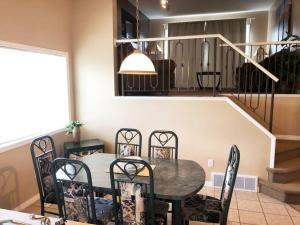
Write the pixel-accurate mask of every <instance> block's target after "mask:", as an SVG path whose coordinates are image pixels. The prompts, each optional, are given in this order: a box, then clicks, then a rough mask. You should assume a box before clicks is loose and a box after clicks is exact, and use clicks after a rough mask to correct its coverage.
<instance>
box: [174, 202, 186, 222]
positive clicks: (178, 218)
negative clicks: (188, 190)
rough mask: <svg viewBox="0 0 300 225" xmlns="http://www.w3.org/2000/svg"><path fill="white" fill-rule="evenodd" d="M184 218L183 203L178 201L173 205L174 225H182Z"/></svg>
mask: <svg viewBox="0 0 300 225" xmlns="http://www.w3.org/2000/svg"><path fill="white" fill-rule="evenodd" d="M182 224H183V218H182V212H181V201H180V200H176V201H173V204H172V225H182Z"/></svg>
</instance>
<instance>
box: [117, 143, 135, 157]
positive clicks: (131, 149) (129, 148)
mask: <svg viewBox="0 0 300 225" xmlns="http://www.w3.org/2000/svg"><path fill="white" fill-rule="evenodd" d="M120 155H121V156H134V155H136V151H135V145H131V144H121V145H120Z"/></svg>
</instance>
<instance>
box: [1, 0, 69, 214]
mask: <svg viewBox="0 0 300 225" xmlns="http://www.w3.org/2000/svg"><path fill="white" fill-rule="evenodd" d="M70 4H71V0H51V1H48V0H26V1H21V0H1V1H0V40H2V41H9V42H16V43H21V44H26V45H32V46H38V47H42V48H50V49H55V50H60V51H67V52H70V49H71V42H70V23H71V18H70V15H71V7H70V6H71V5H70ZM54 91H55V90H54ZM32 104H34V101H33V103H32ZM20 111H21V109H20ZM41 113H42V112H41ZM65 139H67V137H66V136H65V135H64V134H63V133H62V134H59V135H55V136H54V140H55V143H56V144H57V145H58V147H59V149H60V150H61V148H62V142H63V141H64V140H65ZM0 171H1V172H0V174H1V175H0V187H1V190H0V208H7V209H13V208H15V207H16V206H18V205H19V204H21V203H23V202H24V201H26V200H28V199H30V198H31V197H33V196H34V195H36V194H37V193H38V192H37V185H36V182H35V177H34V171H33V166H32V160H31V158H30V152H29V145H25V146H22V147H19V148H17V149H12V150H10V151H7V152H5V153H1V154H0ZM4 171H5V172H4ZM2 175H4V176H2Z"/></svg>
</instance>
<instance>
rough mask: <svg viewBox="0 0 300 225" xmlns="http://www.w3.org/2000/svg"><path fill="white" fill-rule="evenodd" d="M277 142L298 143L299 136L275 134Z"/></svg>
mask: <svg viewBox="0 0 300 225" xmlns="http://www.w3.org/2000/svg"><path fill="white" fill-rule="evenodd" d="M276 138H277V140H289V141H300V136H297V135H281V134H278V135H277V134H276Z"/></svg>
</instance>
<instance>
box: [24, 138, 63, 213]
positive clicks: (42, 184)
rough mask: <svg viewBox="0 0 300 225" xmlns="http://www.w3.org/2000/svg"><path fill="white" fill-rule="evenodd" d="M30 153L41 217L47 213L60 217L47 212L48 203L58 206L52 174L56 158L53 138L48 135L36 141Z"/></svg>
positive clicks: (33, 142) (32, 144)
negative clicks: (38, 195) (46, 205)
mask: <svg viewBox="0 0 300 225" xmlns="http://www.w3.org/2000/svg"><path fill="white" fill-rule="evenodd" d="M30 152H31V157H32V162H33V167H34V171H35V177H36V180H37V184H38V189H39V194H40V204H41V215H45V213H48V214H53V215H58V214H57V213H55V212H51V211H48V210H45V204H46V203H50V204H57V200H56V194H55V189H54V183H53V179H52V173H51V168H52V161H53V160H54V159H55V158H56V150H55V145H54V141H53V139H52V137H50V136H48V135H46V136H42V137H39V138H36V139H34V140H33V141H32V143H31V145H30Z"/></svg>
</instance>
